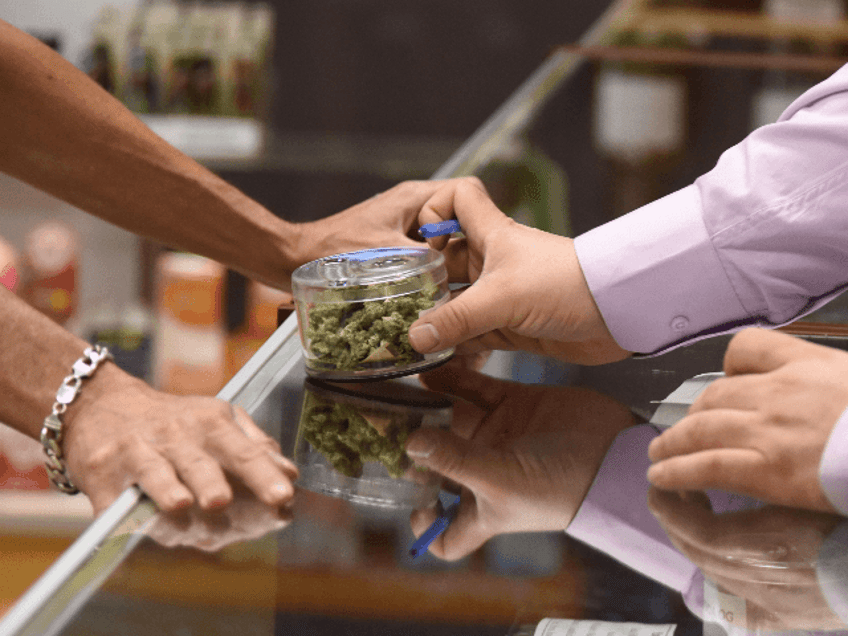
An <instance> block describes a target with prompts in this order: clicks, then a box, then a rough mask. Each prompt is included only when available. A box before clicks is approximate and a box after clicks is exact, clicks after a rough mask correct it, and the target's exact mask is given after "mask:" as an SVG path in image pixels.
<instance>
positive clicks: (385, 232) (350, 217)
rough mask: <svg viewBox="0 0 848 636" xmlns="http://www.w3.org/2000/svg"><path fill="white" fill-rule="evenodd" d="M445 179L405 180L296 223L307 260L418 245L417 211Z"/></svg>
mask: <svg viewBox="0 0 848 636" xmlns="http://www.w3.org/2000/svg"><path fill="white" fill-rule="evenodd" d="M444 183H445V182H444V181H406V182H404V183H400V184H398V185H396V186H394V187H393V188H391V189H389V190H386V191H385V192H381V193H380V194H377V195H375V196H373V197H371V198H370V199H367V200H365V201H363V202H361V203H359V204H357V205H354V206H353V207H350V208H348V209H346V210H343V211H342V212H338V213H337V214H334V215H332V216H329V217H327V218H324V219H319V220H317V221H312V222H309V223H302V224H299V225H298V227H299V229H300V231H301V232H302V235H301V238H300V239H299V241H298V243H299V244H300V245H299V247H300V248H301V249H303V250H304V251H303V253H302V254H301V255H300V256H299V257H298V260H299V261H300V262H301V263H307V262H309V261H312V260H315V259H316V258H322V257H324V256H329V255H331V254H339V253H342V252H352V251H355V250H360V249H366V248H372V247H395V246H404V245H407V246H418V247H422V246H423V245H424V243H422V242H421V241H420V240H414V239H413V238H411V237H412V236H415V237H417V229H418V225H417V221H418V213H419V211H420V210H421V206H422V205H424V203H425V201H427V199H429V198H430V197H431V196H432V195H433V194H434V193H435V192H436V191H437V190H438V189H439V188H440V187H442V186H443V184H444Z"/></svg>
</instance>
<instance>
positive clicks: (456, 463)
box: [406, 427, 501, 492]
mask: <svg viewBox="0 0 848 636" xmlns="http://www.w3.org/2000/svg"><path fill="white" fill-rule="evenodd" d="M406 454H407V455H409V458H410V459H411V460H412V461H413V462H415V464H416V465H418V466H422V467H424V468H428V469H430V470H432V471H435V472H437V473H439V474H440V475H442V476H443V477H446V478H447V479H450V480H452V481H454V482H456V483H457V484H459V485H460V486H464V487H465V488H468V489H469V490H470V491H472V492H478V491H480V490H481V489H485V487H486V484H491V483H492V477H493V475H491V473H492V472H493V471H495V470H497V469H498V468H499V467H500V465H501V463H500V462H498V461H496V458H495V457H494V456H495V455H496V452H495V451H494V450H491V449H488V448H484V447H481V446H479V445H476V446H475V445H474V444H472V442H470V441H468V440H465V439H462V438H461V437H459V436H458V435H456V434H454V433H451V432H450V431H447V430H444V429H437V428H432V427H424V428H419V429H418V430H417V431H415V432H414V433H413V434H412V435H410V437H409V441H408V442H407V444H406Z"/></svg>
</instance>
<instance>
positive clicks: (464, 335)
mask: <svg viewBox="0 0 848 636" xmlns="http://www.w3.org/2000/svg"><path fill="white" fill-rule="evenodd" d="M510 296H511V294H510V292H509V290H508V289H507V287H506V285H503V284H499V283H498V279H497V277H496V276H490V277H486V276H483V277H481V278H479V279H478V280H477V282H475V283H474V284H473V285H471V286H470V287H468V288H467V289H465V291H463V293H462V294H460V295H459V296H457V297H456V298H454V299H453V300H451V301H449V302H447V303H445V304H444V305H441V306H440V307H436V308H435V309H432V310H430V311H428V312H427V313H426V314H424V315H423V316H422V317H421V318H419V319H418V320H416V321H415V322H414V323H413V324H412V325H411V326H410V329H409V342H410V344H411V345H412V347H413V348H414V349H415V350H416V351H418V352H419V353H430V352H433V351H442V350H443V349H448V348H450V347H453V346H456V345H457V344H459V343H460V342H463V341H464V340H468V339H470V338H474V337H475V336H479V335H481V334H483V333H486V332H489V331H492V330H495V329H500V328H502V327H505V326H506V325H507V323H508V322H509V319H510V316H511V315H512V303H513V302H514V299H513V298H511V297H510Z"/></svg>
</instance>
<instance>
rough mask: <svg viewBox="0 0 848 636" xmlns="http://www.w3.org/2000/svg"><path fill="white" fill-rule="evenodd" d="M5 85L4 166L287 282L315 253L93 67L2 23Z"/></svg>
mask: <svg viewBox="0 0 848 636" xmlns="http://www.w3.org/2000/svg"><path fill="white" fill-rule="evenodd" d="M0 86H2V87H3V89H2V90H0V171H2V172H6V173H8V174H10V175H12V176H14V177H16V178H18V179H20V180H21V181H25V182H27V183H29V184H30V185H32V186H34V187H36V188H39V189H41V190H44V191H46V192H48V193H50V194H52V195H53V196H55V197H57V198H59V199H62V200H64V201H67V202H68V203H70V204H72V205H74V206H76V207H78V208H80V209H82V210H85V211H86V212H89V213H91V214H94V215H96V216H98V217H100V218H102V219H104V220H106V221H109V222H111V223H114V224H115V225H119V226H121V227H123V228H125V229H127V230H130V231H132V232H135V233H137V234H139V235H142V236H147V237H150V238H153V239H156V240H158V241H161V242H163V243H165V244H168V245H171V246H174V247H178V248H181V249H185V250H188V251H191V252H195V253H199V254H203V255H205V256H208V257H210V258H213V259H215V260H218V261H220V262H222V263H224V264H226V265H228V266H230V267H232V268H234V269H238V270H240V271H242V272H243V273H245V274H247V275H249V276H251V277H252V278H256V279H258V280H262V281H264V282H268V283H271V284H274V285H276V286H278V287H280V286H282V287H287V286H288V274H289V273H290V272H291V271H292V269H293V268H294V267H295V266H296V264H299V262H300V261H301V260H302V259H303V258H306V256H304V257H300V256H299V253H298V248H299V246H300V245H301V244H302V241H300V239H299V236H298V235H299V232H300V229H299V228H300V226H298V225H294V224H289V223H286V222H285V221H283V220H281V219H279V218H277V217H276V216H274V215H273V214H272V213H271V212H269V211H268V210H267V209H265V208H263V207H262V206H261V205H259V204H258V203H256V202H255V201H253V200H252V199H250V198H249V197H247V196H245V195H244V194H242V193H241V192H240V191H239V190H237V189H236V188H234V187H232V186H230V185H228V184H227V183H226V182H224V181H223V180H222V179H220V178H218V177H217V176H215V175H214V174H212V173H211V172H210V171H208V170H207V169H205V168H203V167H202V166H200V165H199V164H198V163H196V162H195V161H193V160H192V159H190V158H189V157H187V156H186V155H184V154H183V153H181V152H179V151H178V150H176V149H175V148H173V147H172V146H170V145H169V144H167V143H166V142H165V141H163V140H162V139H161V138H159V137H158V136H157V135H155V134H154V133H152V132H151V131H150V130H149V129H148V128H147V127H146V126H145V125H144V124H143V123H142V122H141V121H140V120H138V119H137V118H136V117H135V116H134V115H133V114H132V113H131V112H130V111H129V110H128V109H126V108H125V107H124V106H123V105H122V104H121V103H120V102H118V100H116V99H115V98H113V97H112V96H111V95H109V94H108V93H107V92H106V91H105V90H103V89H102V88H101V87H100V86H98V85H97V84H96V83H95V82H94V81H93V80H91V79H90V78H89V77H88V76H87V75H86V74H85V73H83V72H82V71H80V70H79V69H77V68H75V67H74V66H73V65H72V64H71V63H69V62H68V61H67V60H65V59H64V58H62V57H61V56H60V55H58V54H57V53H55V52H54V51H53V50H51V49H50V48H49V47H47V46H44V45H43V44H41V43H40V42H39V41H38V40H36V39H35V38H32V37H30V36H29V35H27V34H25V33H23V32H21V31H19V30H18V29H16V28H14V27H12V26H11V25H9V24H7V23H5V22H2V21H0ZM246 246H249V249H245V247H246Z"/></svg>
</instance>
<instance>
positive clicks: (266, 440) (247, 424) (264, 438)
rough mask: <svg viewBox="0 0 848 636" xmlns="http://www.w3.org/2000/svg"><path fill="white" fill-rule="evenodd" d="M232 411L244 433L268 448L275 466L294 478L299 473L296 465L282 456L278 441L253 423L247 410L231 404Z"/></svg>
mask: <svg viewBox="0 0 848 636" xmlns="http://www.w3.org/2000/svg"><path fill="white" fill-rule="evenodd" d="M232 412H233V418H234V419H235V422H236V424H238V426H239V428H241V430H242V431H243V432H244V434H245V435H246V436H247V437H248V438H249V439H251V440H253V441H254V442H256V443H257V444H260V445H262V446H265V447H266V448H267V449H268V455H269V456H270V457H271V460H272V461H273V462H274V463H275V464H276V465H277V467H278V468H279V469H280V470H282V471H283V472H284V473H285V474H286V475H287V476H289V477H290V478H291V479H292V480H296V479H297V478H298V474H299V473H298V470H297V466H296V465H295V464H294V462H293V461H291V460H290V459H288V458H287V457H284V456H283V454H282V449H281V448H280V444H279V442H277V441H276V440H274V439H271V438H270V437H268V435H267V434H266V433H265V431H263V430H262V429H261V428H259V427H258V426H257V425H256V424H255V423H254V421H253V420H252V419H251V418H250V416H249V415H248V414H247V411H245V410H244V409H243V408H241V407H240V406H233V407H232Z"/></svg>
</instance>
